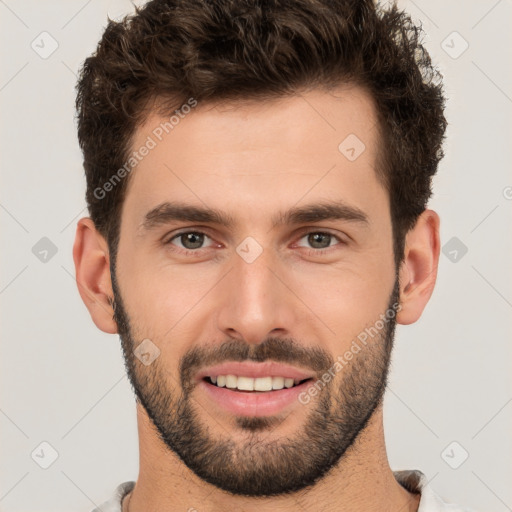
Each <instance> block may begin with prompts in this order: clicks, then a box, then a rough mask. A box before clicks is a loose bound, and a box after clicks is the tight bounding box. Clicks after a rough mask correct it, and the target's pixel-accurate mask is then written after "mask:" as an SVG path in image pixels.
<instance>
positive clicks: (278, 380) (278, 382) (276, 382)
mask: <svg viewBox="0 0 512 512" xmlns="http://www.w3.org/2000/svg"><path fill="white" fill-rule="evenodd" d="M210 379H211V381H212V382H213V383H214V384H217V386H218V387H220V388H223V387H227V388H230V389H239V390H240V391H272V390H274V389H283V388H291V387H293V386H294V385H296V384H298V383H299V382H300V379H285V378H284V377H257V378H254V379H253V378H251V377H244V376H240V377H238V376H236V375H217V376H216V377H210Z"/></svg>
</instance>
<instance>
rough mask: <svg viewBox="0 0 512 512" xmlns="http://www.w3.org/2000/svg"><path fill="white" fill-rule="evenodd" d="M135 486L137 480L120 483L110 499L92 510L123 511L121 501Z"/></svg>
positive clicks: (103, 511)
mask: <svg viewBox="0 0 512 512" xmlns="http://www.w3.org/2000/svg"><path fill="white" fill-rule="evenodd" d="M134 486H135V482H131V481H130V482H123V483H122V484H119V485H118V486H117V487H116V489H115V491H114V495H113V496H112V497H111V498H110V499H109V500H108V501H105V502H104V503H102V504H101V505H100V506H99V507H96V508H95V509H94V510H92V512H121V502H122V501H123V498H124V497H125V496H126V495H127V494H128V493H129V492H130V491H131V490H132V489H133V487H134Z"/></svg>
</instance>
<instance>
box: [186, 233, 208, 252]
mask: <svg viewBox="0 0 512 512" xmlns="http://www.w3.org/2000/svg"><path fill="white" fill-rule="evenodd" d="M203 241H204V235H203V234H201V233H184V234H183V235H181V243H182V244H183V247H186V248H187V249H199V248H200V247H201V245H203Z"/></svg>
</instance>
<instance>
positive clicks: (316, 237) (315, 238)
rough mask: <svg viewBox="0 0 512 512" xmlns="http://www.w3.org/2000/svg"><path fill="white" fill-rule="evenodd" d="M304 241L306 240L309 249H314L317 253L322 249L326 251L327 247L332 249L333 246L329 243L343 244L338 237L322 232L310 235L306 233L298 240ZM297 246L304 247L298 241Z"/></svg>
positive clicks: (314, 232) (313, 232)
mask: <svg viewBox="0 0 512 512" xmlns="http://www.w3.org/2000/svg"><path fill="white" fill-rule="evenodd" d="M304 239H306V243H307V244H309V247H311V248H313V249H316V250H317V251H318V252H321V251H322V249H328V248H329V247H332V245H333V244H332V243H331V242H335V241H337V242H339V243H343V241H342V240H341V239H340V238H339V237H337V236H335V235H333V234H331V233H326V232H323V231H312V232H310V233H306V234H305V235H304V236H302V237H301V238H300V240H304ZM334 245H336V244H334ZM298 246H299V247H305V246H304V245H302V244H301V243H300V241H299V243H298ZM312 252H315V251H312Z"/></svg>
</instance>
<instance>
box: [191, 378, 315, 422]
mask: <svg viewBox="0 0 512 512" xmlns="http://www.w3.org/2000/svg"><path fill="white" fill-rule="evenodd" d="M222 377H223V376H222V375H218V376H216V377H215V376H206V377H204V378H202V379H201V380H200V381H199V385H198V386H197V388H198V392H199V393H201V394H202V395H203V397H204V398H206V402H205V403H206V404H207V407H208V408H211V407H213V408H214V409H215V410H216V413H217V414H219V413H220V414H221V415H225V414H226V412H227V413H230V414H233V415H235V416H245V417H262V416H275V415H277V414H280V413H284V412H286V411H290V410H292V409H293V408H297V407H299V405H302V402H301V401H300V395H301V393H304V392H305V391H306V389H307V388H308V387H309V386H310V385H311V383H312V382H313V378H307V379H300V380H299V379H292V381H291V382H290V381H288V382H287V385H288V387H287V386H285V385H284V382H281V378H279V377H277V378H276V377H272V378H271V379H272V388H271V389H269V387H270V384H269V379H270V378H265V377H263V378H261V379H262V380H261V381H260V382H254V385H253V389H239V387H242V388H244V387H251V382H250V380H253V381H256V380H258V379H249V381H248V380H245V379H244V378H240V377H236V376H234V375H231V376H230V375H227V376H225V377H226V381H225V382H223V381H224V379H223V378H222ZM282 380H283V381H284V379H282ZM219 381H220V382H219ZM274 381H275V383H276V387H277V388H279V389H274V386H273V384H274ZM226 384H227V385H226ZM254 388H256V389H254ZM261 388H265V390H261Z"/></svg>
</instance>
